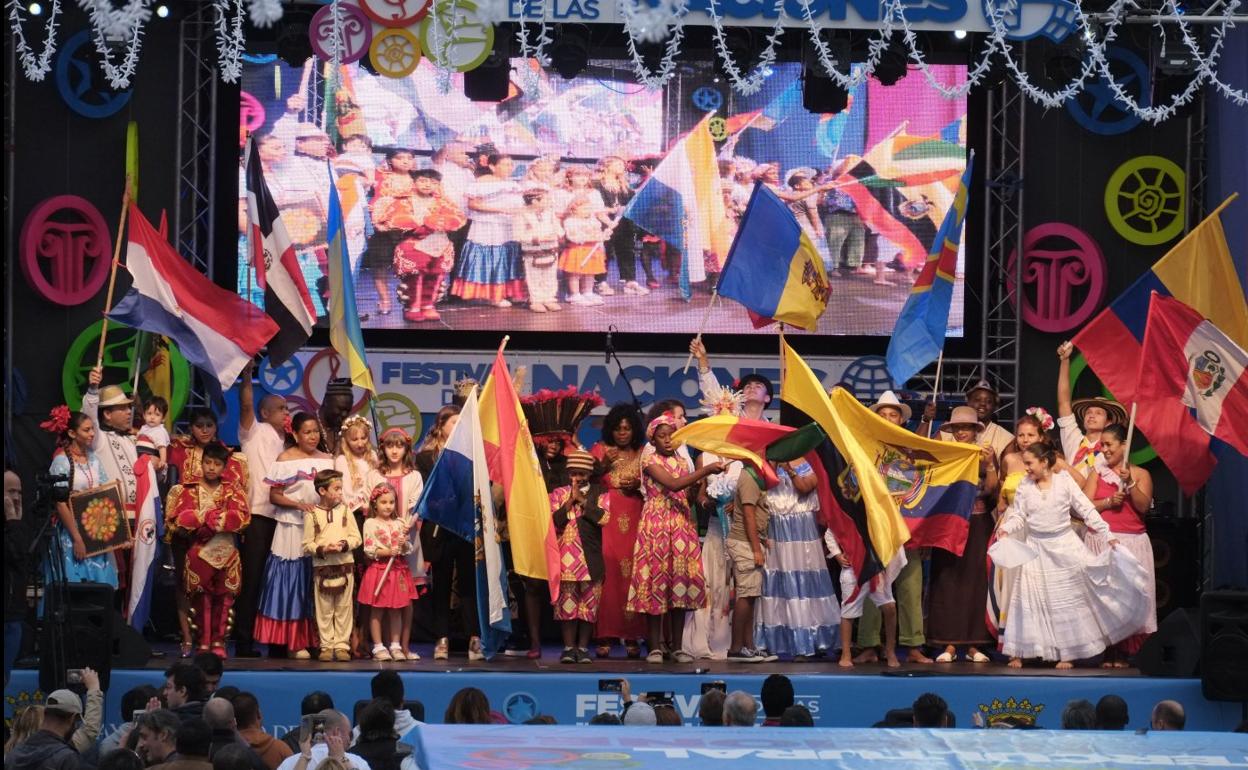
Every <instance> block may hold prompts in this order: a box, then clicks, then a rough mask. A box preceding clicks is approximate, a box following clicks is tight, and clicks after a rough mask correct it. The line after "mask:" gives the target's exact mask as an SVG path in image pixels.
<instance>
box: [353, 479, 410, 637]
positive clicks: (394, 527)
mask: <svg viewBox="0 0 1248 770" xmlns="http://www.w3.org/2000/svg"><path fill="white" fill-rule="evenodd" d="M397 506H398V503H397V496H396V495H395V492H394V489H393V488H392V487H391V486H390V485H389V484H387V483H386V482H384V481H383V482H381V483H380V484H378V485H377V486H376V487H374V488H373V492H372V495H371V501H370V503H369V517H368V519H367V520H365V522H364V533H363V538H364V555H365V557H366V558H367V559H368V562H369V563H368V567H367V569H365V571H364V575H363V577H362V578H361V580H360V593H359V602H360V604H361V605H364V606H367V607H371V608H372V609H371V611H370V612H369V630H370V632H371V634H372V638H373V651H372V655H373V660H420V656H419V655H417V654H416V653H414V652H410V651H408V650H407V648H406V647H405V646H404V642H403V640H402V637H403V629H404V628H407V629H409V633H410V629H411V626H412V602H413V601H415V600H416V598H417V593H416V585H417V583H416V579H415V578H414V577H413V576H412V570H411V568H409V567H408V564H407V562H408V560H407V557H408V555H409V554H411V552H412V548H413V540H414V538H412V536H411V527H412V526H413V525H414V522H412V521H411V520H409V519H408V518H407V517H406V516H404V515H403V513H402V512H401V511H400V510H398V507H397ZM416 542H419V541H416ZM386 626H389V632H390V647H389V649H387V648H386V645H385V642H384V641H383V634H384V633H385V630H386V628H385V627H386Z"/></svg>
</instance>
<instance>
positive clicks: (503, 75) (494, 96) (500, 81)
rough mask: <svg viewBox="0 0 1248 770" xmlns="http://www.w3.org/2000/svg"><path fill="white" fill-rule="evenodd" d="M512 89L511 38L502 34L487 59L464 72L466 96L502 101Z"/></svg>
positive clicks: (472, 99)
mask: <svg viewBox="0 0 1248 770" xmlns="http://www.w3.org/2000/svg"><path fill="white" fill-rule="evenodd" d="M526 66H527V62H526ZM510 91H511V38H509V37H507V36H506V35H500V36H499V37H498V38H497V39H495V41H494V49H493V50H492V51H490V55H489V56H487V57H486V59H485V61H483V62H481V65H480V66H479V67H476V68H474V69H470V70H468V71H467V72H465V73H464V96H467V97H468V98H469V99H470V100H471V101H474V102H501V101H503V100H504V99H506V98H507V96H508V95H509V93H510Z"/></svg>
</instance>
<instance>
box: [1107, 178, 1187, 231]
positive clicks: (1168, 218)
mask: <svg viewBox="0 0 1248 770" xmlns="http://www.w3.org/2000/svg"><path fill="white" fill-rule="evenodd" d="M1186 201H1187V176H1186V175H1185V174H1184V173H1183V169H1181V168H1179V167H1178V165H1177V164H1176V163H1174V161H1172V160H1169V159H1168V158H1163V157H1160V156H1158V155H1141V156H1139V157H1137V158H1132V159H1131V160H1128V161H1127V162H1126V163H1123V164H1122V165H1121V166H1119V167H1118V169H1117V170H1116V171H1115V172H1114V173H1113V175H1112V176H1111V177H1110V178H1109V184H1107V185H1106V186H1105V216H1106V217H1108V218H1109V223H1110V224H1111V225H1113V228H1114V230H1115V231H1117V233H1118V234H1119V235H1121V236H1122V237H1123V238H1126V239H1127V240H1128V241H1131V242H1132V243H1138V244H1139V245H1141V246H1159V245H1161V244H1163V243H1166V242H1167V241H1170V240H1172V239H1173V238H1175V237H1177V236H1178V235H1179V234H1180V233H1182V232H1183V225H1184V224H1185V223H1186V222H1187V205H1186Z"/></svg>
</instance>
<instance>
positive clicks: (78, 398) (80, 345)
mask: <svg viewBox="0 0 1248 770" xmlns="http://www.w3.org/2000/svg"><path fill="white" fill-rule="evenodd" d="M103 326H104V321H103V320H99V321H96V322H95V323H93V324H91V325H90V326H88V327H87V328H86V329H83V331H82V333H81V334H79V335H78V337H77V338H76V339H75V340H74V341H73V343H72V344H70V346H69V352H68V353H66V354H65V363H64V364H63V365H62V366H61V392H62V394H63V395H64V396H65V404H66V405H67V406H68V407H69V408H70V409H75V410H76V409H81V408H82V394H83V393H85V392H86V390H87V375H88V374H90V373H91V370H92V369H93V368H95V356H96V350H97V349H98V348H99V344H100V342H99V340H100V330H101V328H102V327H103ZM138 336H139V333H138V332H136V331H135V330H134V329H131V328H130V327H128V326H123V325H122V324H119V323H117V322H116V321H110V322H109V334H108V340H107V341H106V342H105V343H104V382H106V383H116V384H117V385H119V386H121V389H122V390H124V391H125V392H126V393H127V394H130V392H131V391H132V390H133V389H134V359H135V354H136V353H139V352H140V351H139V350H138V348H137V346H136V342H138V340H137V338H138ZM148 336H149V338H150V337H151V335H148ZM168 354H169V369H170V371H169V379H170V383H171V391H172V392H171V394H170V399H169V414H170V415H171V417H170V419H173V420H176V419H177V418H178V416H179V415H180V414H181V413H182V409H183V408H184V407H185V406H186V400H187V397H188V396H189V395H190V390H191V366H190V364H188V363H187V362H186V359H185V358H184V357H183V356H182V351H180V350H178V346H177V345H174V344H173V343H172V342H171V343H169V348H168ZM146 366H147V362H144V367H145V368H146ZM139 380H140V381H139V390H140V391H143V390H144V388H145V387H146V386H145V383H144V381H143V378H142V376H140V378H139Z"/></svg>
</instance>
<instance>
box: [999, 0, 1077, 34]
mask: <svg viewBox="0 0 1248 770" xmlns="http://www.w3.org/2000/svg"><path fill="white" fill-rule="evenodd" d="M980 2H981V4H982V6H983V9H984V18H985V19H987V20H988V25H989V29H991V28H992V13H993V11H994V10H995V11H996V12H997V13H1000V14H1001V23H1002V25H1003V26H1004V27H1005V36H1006V37H1007V38H1008V39H1010V40H1031V39H1032V38H1037V37H1047V38H1048V39H1049V40H1052V41H1053V42H1054V43H1060V42H1062V41H1063V40H1065V39H1066V36H1067V35H1069V34H1070V33H1071V32H1073V31H1074V30H1075V27H1077V26H1078V25H1079V11H1078V10H1077V9H1076V8H1075V4H1074V3H1072V2H1070V0H1017V1H1016V2H1010V1H1009V0H980Z"/></svg>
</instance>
